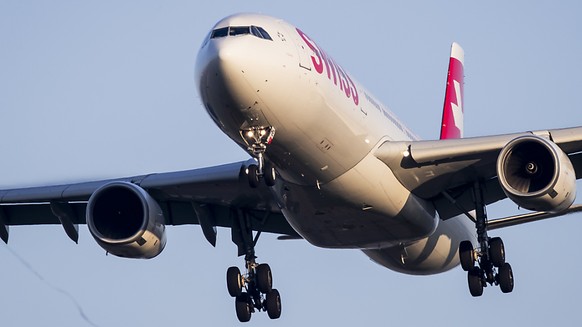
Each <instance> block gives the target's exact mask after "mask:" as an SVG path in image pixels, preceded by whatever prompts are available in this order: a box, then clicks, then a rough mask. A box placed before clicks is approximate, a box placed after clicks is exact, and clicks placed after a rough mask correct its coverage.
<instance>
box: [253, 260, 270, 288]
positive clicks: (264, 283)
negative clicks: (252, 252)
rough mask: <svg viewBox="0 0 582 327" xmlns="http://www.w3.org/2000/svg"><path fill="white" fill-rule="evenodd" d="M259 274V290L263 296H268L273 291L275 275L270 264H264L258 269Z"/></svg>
mask: <svg viewBox="0 0 582 327" xmlns="http://www.w3.org/2000/svg"><path fill="white" fill-rule="evenodd" d="M256 274H257V289H258V290H259V292H261V293H263V294H268V293H269V292H271V290H272V289H273V275H272V273H271V267H269V265H268V264H266V263H262V264H260V265H258V266H257V268H256Z"/></svg>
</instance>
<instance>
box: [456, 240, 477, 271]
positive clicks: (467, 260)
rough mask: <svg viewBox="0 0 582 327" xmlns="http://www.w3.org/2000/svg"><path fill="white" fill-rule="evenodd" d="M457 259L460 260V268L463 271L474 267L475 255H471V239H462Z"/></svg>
mask: <svg viewBox="0 0 582 327" xmlns="http://www.w3.org/2000/svg"><path fill="white" fill-rule="evenodd" d="M459 259H460V261H461V268H463V270H464V271H469V270H471V268H473V267H475V256H474V255H473V244H472V243H471V241H462V242H461V244H459Z"/></svg>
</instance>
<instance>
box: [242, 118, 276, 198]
mask: <svg viewBox="0 0 582 327" xmlns="http://www.w3.org/2000/svg"><path fill="white" fill-rule="evenodd" d="M240 135H241V136H242V138H243V140H244V141H245V142H246V144H247V146H248V148H247V150H248V151H249V152H251V153H252V155H253V157H254V158H255V159H257V163H258V164H257V165H250V166H249V167H248V168H247V176H248V179H249V185H250V186H251V187H252V188H256V187H258V186H259V184H260V181H261V179H264V180H265V184H266V185H267V186H269V187H270V186H273V185H275V181H276V178H277V173H276V171H275V168H274V167H273V165H272V164H271V163H270V162H266V161H265V152H266V151H267V145H269V144H271V142H272V141H273V138H274V137H275V127H271V126H269V127H251V128H248V129H242V130H240Z"/></svg>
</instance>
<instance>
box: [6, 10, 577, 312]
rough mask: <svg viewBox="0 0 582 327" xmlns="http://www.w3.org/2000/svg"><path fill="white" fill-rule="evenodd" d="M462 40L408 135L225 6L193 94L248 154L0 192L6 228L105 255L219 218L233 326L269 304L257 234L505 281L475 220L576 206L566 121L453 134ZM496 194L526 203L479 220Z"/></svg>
mask: <svg viewBox="0 0 582 327" xmlns="http://www.w3.org/2000/svg"><path fill="white" fill-rule="evenodd" d="M463 72H464V51H463V49H462V48H461V47H460V45H458V44H456V43H453V45H452V47H451V55H450V58H449V68H448V74H447V79H446V82H447V83H446V90H445V99H444V106H443V115H442V121H441V132H440V137H439V139H438V140H420V139H419V137H417V136H416V135H415V134H414V133H413V132H412V131H411V130H410V129H408V128H407V127H406V126H405V125H404V124H403V123H402V122H401V121H399V120H398V118H397V117H396V116H395V115H394V114H393V113H392V112H391V111H390V110H389V109H388V108H387V107H386V106H384V105H383V104H382V103H381V102H380V101H379V100H377V99H376V98H375V97H374V96H373V95H372V94H371V93H370V92H368V91H367V90H366V89H365V88H364V87H363V86H362V85H361V84H360V83H358V82H357V81H356V80H355V79H354V78H353V77H352V76H351V75H350V74H349V73H348V71H347V70H345V69H344V68H343V67H342V66H341V65H339V64H338V63H337V62H336V61H335V60H334V59H333V58H332V57H331V56H329V55H328V54H327V53H326V52H325V51H324V50H323V49H322V48H321V47H320V46H319V45H318V44H317V43H316V42H315V41H314V40H313V39H312V38H310V37H309V36H308V35H307V34H306V33H304V32H303V31H302V30H301V29H299V28H297V27H295V26H293V25H291V24H289V23H287V22H285V21H283V20H280V19H277V18H274V17H269V16H265V15H259V14H235V15H232V16H229V17H226V18H224V19H222V20H220V21H219V22H218V23H216V24H215V26H214V27H213V28H212V29H211V30H210V32H209V33H208V35H207V36H206V37H205V39H204V42H203V44H202V46H201V47H200V50H199V53H198V56H197V60H196V73H195V77H196V81H197V83H198V91H199V94H200V96H201V99H202V104H203V106H204V108H205V109H206V111H207V112H208V114H209V115H210V117H211V118H212V120H213V121H214V122H215V124H216V125H217V127H218V128H219V129H220V130H221V131H222V132H224V133H225V134H226V135H227V136H228V137H229V138H231V139H232V140H233V141H234V142H235V143H236V144H238V145H239V146H240V147H242V148H243V149H245V150H246V151H247V152H248V153H249V154H250V156H251V158H250V159H249V160H245V161H241V162H235V163H228V164H224V165H220V166H214V167H207V168H198V169H193V170H188V171H178V172H167V173H157V174H148V175H140V176H130V177H123V178H116V179H109V180H99V181H93V182H82V183H70V184H62V185H48V186H38V187H32V188H16V189H5V190H0V238H1V239H2V240H3V241H4V242H6V243H7V242H8V239H9V226H11V225H32V224H39V225H40V224H61V225H62V226H63V228H64V231H65V233H66V234H67V235H68V237H69V238H71V239H72V240H73V241H75V242H78V237H79V229H78V228H79V227H78V225H79V224H87V226H88V229H89V232H90V233H91V235H92V236H93V238H94V239H95V241H96V242H97V243H98V244H99V245H100V246H101V247H102V248H103V249H104V250H105V251H106V252H107V253H110V254H112V255H116V256H120V257H125V258H144V259H148V258H153V257H155V256H157V255H159V254H160V253H161V252H162V251H163V249H164V246H165V243H166V236H165V226H167V225H183V224H198V225H200V227H201V229H202V232H203V235H204V236H205V238H206V239H207V240H208V242H209V243H210V244H212V245H215V244H216V235H217V227H225V228H229V229H230V231H231V235H232V240H233V242H234V243H235V244H236V245H237V248H238V253H237V254H238V255H239V256H244V269H243V271H242V272H241V270H240V269H239V268H238V267H236V266H232V267H230V268H228V269H227V272H226V286H227V290H228V292H229V294H230V295H231V296H232V297H233V298H234V303H235V312H236V315H237V318H238V319H239V321H241V322H246V321H249V320H250V319H251V316H252V314H253V313H255V312H261V311H263V312H266V313H267V314H268V316H269V317H270V318H271V319H277V318H279V317H280V316H281V311H282V303H281V295H280V293H279V291H278V290H277V289H276V288H274V287H273V274H272V272H271V269H270V267H269V265H268V264H267V263H264V262H263V263H260V262H258V261H257V259H258V258H257V254H256V252H255V247H256V244H257V242H258V241H259V238H260V235H261V233H263V232H265V233H275V234H278V235H280V236H279V238H280V239H282V240H285V239H304V240H306V241H307V242H309V243H310V244H313V245H314V246H318V247H324V248H338V249H359V250H361V251H362V252H363V253H364V254H365V255H367V256H368V257H369V258H371V259H372V260H373V261H375V262H376V263H378V264H380V265H382V266H384V267H386V268H388V269H391V270H394V271H397V272H401V273H405V274H415V275H431V274H438V273H442V272H445V271H448V270H450V269H453V268H455V267H456V266H458V265H460V266H461V268H462V269H463V270H465V271H466V272H467V283H468V287H469V291H470V294H471V295H472V296H481V295H482V294H483V290H484V287H487V286H499V287H500V289H501V291H502V292H504V293H509V292H511V291H512V290H513V286H514V276H513V272H512V268H511V265H510V264H509V263H508V262H506V255H505V254H506V253H505V247H504V245H503V241H502V240H501V238H499V237H490V236H489V232H490V231H493V230H495V229H499V228H504V227H507V226H513V225H518V224H523V223H529V222H533V221H538V220H542V219H547V218H552V217H558V216H563V215H566V214H570V213H574V212H578V211H581V210H582V206H580V205H577V204H574V200H575V197H576V186H575V181H576V179H579V178H580V177H581V176H582V154H581V152H580V151H582V127H574V128H565V129H553V130H542V131H526V132H523V133H514V134H505V135H493V136H483V137H469V138H463V133H464V128H463V112H464V106H463V104H464V103H463V99H464V97H463V90H464V82H463V80H464V75H463V74H464V73H463ZM505 198H509V199H510V200H511V201H513V202H514V203H516V204H517V205H519V206H520V207H522V208H525V209H528V210H530V211H531V213H527V214H521V215H516V216H510V217H504V218H498V219H493V220H489V219H488V217H487V212H486V207H487V205H489V204H492V203H494V202H497V201H500V200H502V199H505Z"/></svg>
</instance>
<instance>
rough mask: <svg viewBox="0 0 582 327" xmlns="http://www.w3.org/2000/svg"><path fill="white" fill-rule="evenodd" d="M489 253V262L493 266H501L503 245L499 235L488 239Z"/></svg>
mask: <svg viewBox="0 0 582 327" xmlns="http://www.w3.org/2000/svg"><path fill="white" fill-rule="evenodd" d="M489 254H490V256H491V263H492V264H493V265H494V266H495V267H498V268H501V267H502V266H503V264H504V263H505V247H504V246H503V241H502V240H501V238H500V237H494V238H492V239H491V240H489Z"/></svg>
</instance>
